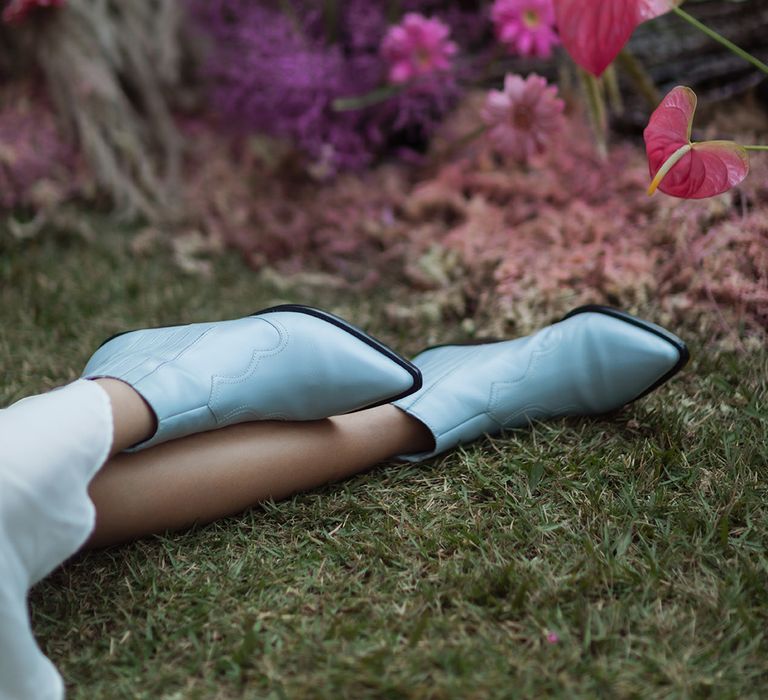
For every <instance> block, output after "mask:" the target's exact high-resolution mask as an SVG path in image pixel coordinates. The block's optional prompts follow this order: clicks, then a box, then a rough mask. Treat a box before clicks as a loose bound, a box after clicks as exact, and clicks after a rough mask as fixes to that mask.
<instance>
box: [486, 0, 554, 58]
mask: <svg viewBox="0 0 768 700" xmlns="http://www.w3.org/2000/svg"><path fill="white" fill-rule="evenodd" d="M491 17H492V18H493V23H494V25H495V27H496V37H497V38H498V40H499V41H500V42H501V43H502V44H504V45H506V46H507V48H509V50H510V51H511V52H513V53H518V54H520V55H521V56H541V57H543V58H546V57H548V56H550V55H551V54H552V47H553V46H557V44H558V43H560V42H559V39H558V38H557V34H556V33H555V29H554V27H555V7H554V4H553V2H552V0H495V2H494V3H493V8H492V9H491Z"/></svg>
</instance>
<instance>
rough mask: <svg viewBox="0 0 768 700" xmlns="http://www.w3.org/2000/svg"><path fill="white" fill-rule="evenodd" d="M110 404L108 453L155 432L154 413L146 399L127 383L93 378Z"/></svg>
mask: <svg viewBox="0 0 768 700" xmlns="http://www.w3.org/2000/svg"><path fill="white" fill-rule="evenodd" d="M94 381H95V382H96V383H97V384H98V385H99V386H100V387H101V388H102V389H104V391H106V392H107V394H108V396H109V400H110V403H111V404H112V423H113V425H114V430H113V436H112V449H111V451H110V455H115V454H117V453H118V452H121V451H122V450H124V449H125V448H126V447H130V446H131V445H135V444H136V443H138V442H141V441H142V440H146V439H147V438H148V437H150V435H152V433H154V432H155V415H154V413H153V412H152V409H151V408H150V407H149V406H148V405H147V403H146V401H144V399H142V398H141V396H140V395H139V394H138V393H137V392H136V391H134V389H132V388H131V387H130V386H128V384H126V383H125V382H121V381H119V380H117V379H107V378H105V379H95V380H94Z"/></svg>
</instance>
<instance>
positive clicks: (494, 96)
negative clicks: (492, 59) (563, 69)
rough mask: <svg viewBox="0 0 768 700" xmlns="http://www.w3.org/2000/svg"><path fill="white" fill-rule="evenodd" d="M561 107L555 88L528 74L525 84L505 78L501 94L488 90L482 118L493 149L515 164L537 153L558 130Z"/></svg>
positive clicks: (518, 78)
mask: <svg viewBox="0 0 768 700" xmlns="http://www.w3.org/2000/svg"><path fill="white" fill-rule="evenodd" d="M564 107H565V105H564V103H563V101H562V100H561V99H559V98H558V97H557V88H556V87H554V86H552V85H548V84H547V81H546V79H545V78H542V77H541V76H540V75H536V74H535V73H532V74H531V75H529V76H528V77H527V78H526V79H525V80H523V78H522V77H521V76H519V75H509V74H508V75H507V76H506V77H505V78H504V89H503V90H501V91H500V90H491V91H490V92H489V93H488V97H487V98H486V101H485V106H484V108H483V111H482V118H483V122H484V123H485V125H486V126H487V127H488V129H489V131H488V135H489V137H490V139H491V141H492V142H493V144H494V145H495V146H496V148H497V149H498V150H499V151H500V152H502V153H504V154H506V155H509V156H512V157H513V158H515V159H516V160H519V161H521V162H525V161H527V160H528V159H529V158H530V157H531V156H532V155H533V154H534V153H541V152H542V151H543V150H544V147H545V146H546V143H547V140H548V139H549V137H550V136H551V135H552V134H554V133H555V132H556V131H558V130H559V129H560V127H561V126H562V121H563V109H564Z"/></svg>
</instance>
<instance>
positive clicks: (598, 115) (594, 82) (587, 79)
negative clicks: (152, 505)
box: [578, 68, 608, 158]
mask: <svg viewBox="0 0 768 700" xmlns="http://www.w3.org/2000/svg"><path fill="white" fill-rule="evenodd" d="M578 70H579V78H580V79H581V88H582V90H583V91H584V95H585V97H586V98H587V107H588V109H589V121H590V122H591V124H592V133H593V134H594V136H595V141H596V144H597V152H598V154H599V155H600V157H601V158H606V157H607V156H608V122H607V120H606V115H605V100H604V98H603V95H602V94H601V92H600V83H599V82H598V79H597V78H596V77H595V76H594V75H592V74H591V73H587V71H585V70H582V69H581V68H579V69H578Z"/></svg>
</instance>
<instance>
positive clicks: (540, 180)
mask: <svg viewBox="0 0 768 700" xmlns="http://www.w3.org/2000/svg"><path fill="white" fill-rule="evenodd" d="M480 102H481V100H480V101H478V103H468V105H467V107H466V108H465V111H464V113H463V114H460V115H458V116H457V117H456V119H455V120H454V122H453V123H452V124H448V125H447V126H446V129H445V133H444V135H443V141H442V142H438V143H437V144H436V146H435V149H436V154H435V157H434V158H433V159H432V160H431V161H430V162H431V163H432V164H431V165H429V164H427V165H425V166H422V170H421V173H420V174H419V173H418V172H414V171H413V170H412V169H411V170H409V169H407V168H405V167H404V166H402V165H390V166H382V167H379V168H376V169H372V170H369V171H366V172H365V173H362V174H360V175H359V176H349V177H340V178H338V179H337V180H336V181H334V182H332V183H326V184H323V185H321V184H319V183H318V182H315V181H312V180H310V179H308V178H307V177H306V176H305V175H304V176H302V175H298V174H297V173H298V172H299V171H300V169H299V168H298V167H297V168H293V169H292V168H291V165H290V161H288V162H285V161H283V162H279V159H275V158H274V153H272V155H271V156H270V157H271V158H272V160H271V161H270V158H267V159H266V160H265V159H264V158H263V157H257V156H256V155H255V154H253V153H252V154H251V155H249V153H250V151H249V149H248V148H246V147H245V146H244V144H238V145H236V146H233V147H232V149H231V150H227V149H225V148H222V146H221V141H220V140H219V139H218V138H217V137H215V136H214V135H213V134H212V133H211V132H210V131H207V130H206V129H202V130H201V132H200V133H197V134H195V138H194V139H192V141H193V142H194V143H195V144H196V148H197V149H198V163H199V164H200V166H201V167H198V168H195V169H193V170H194V172H193V177H192V180H191V182H190V201H191V202H195V203H196V206H197V207H198V211H199V215H200V216H201V217H202V219H203V220H205V221H206V222H207V226H208V228H209V230H214V231H216V232H217V235H218V236H219V237H220V238H221V239H222V240H224V241H225V242H227V243H228V244H230V245H232V246H234V247H236V248H238V249H240V250H241V251H243V253H244V255H245V256H246V258H247V259H248V260H249V261H250V263H251V264H252V265H253V266H254V267H262V266H264V265H271V266H276V267H278V268H279V269H280V270H283V271H286V272H298V271H306V270H308V269H322V270H326V271H329V272H332V273H334V274H336V275H339V276H340V277H341V278H343V279H344V280H346V281H347V283H348V284H352V285H363V286H371V285H375V284H377V283H379V282H382V283H383V282H386V283H387V284H388V285H392V284H405V285H406V286H407V285H410V287H411V288H412V289H415V290H420V291H423V292H424V293H425V294H426V295H427V297H429V296H430V295H432V296H431V297H430V298H433V299H437V300H438V302H436V303H439V304H442V305H443V312H444V313H447V314H456V315H458V316H460V317H463V316H466V315H470V316H471V315H473V314H480V315H481V316H483V317H486V318H488V317H492V318H503V319H506V320H507V321H510V322H513V323H517V324H518V326H520V327H526V324H527V321H526V319H531V318H534V317H535V318H536V319H537V320H538V321H540V320H541V318H542V317H547V316H549V317H554V316H556V315H557V314H559V313H562V312H564V311H566V310H568V309H569V308H571V307H573V306H575V305H577V304H581V303H608V304H613V305H618V306H622V307H625V308H628V309H633V308H635V309H637V308H640V307H645V308H646V309H647V308H648V307H652V308H655V309H657V310H658V314H659V316H658V318H659V320H661V321H664V322H670V323H675V322H676V321H679V320H682V319H685V320H686V321H687V322H688V323H691V322H695V319H696V318H700V319H702V323H703V324H705V325H708V326H709V327H712V320H713V319H717V318H719V317H721V316H722V317H724V318H725V317H727V318H728V319H730V321H729V322H736V321H737V320H738V321H742V322H744V323H746V324H747V325H750V326H752V327H753V328H765V327H766V326H768V215H767V214H765V211H766V204H768V162H766V161H768V159H758V158H754V159H753V160H754V167H753V173H752V174H751V176H750V178H748V179H747V181H745V183H743V184H742V185H741V186H740V187H739V188H737V189H735V190H733V191H732V192H729V193H727V194H725V195H722V196H720V197H717V198H713V199H711V200H702V201H695V202H694V201H680V200H676V199H672V198H669V197H665V196H655V197H653V198H649V197H648V196H647V195H646V194H645V190H646V187H647V184H648V174H647V165H646V162H645V158H644V154H643V150H642V147H641V145H640V144H639V143H638V144H629V143H619V144H616V145H615V146H614V147H613V148H612V149H611V151H610V154H609V157H608V159H607V160H606V161H603V160H601V159H600V158H599V156H597V155H596V153H595V152H594V149H593V146H592V140H591V138H590V134H589V131H588V129H587V127H586V126H585V125H584V124H583V123H582V120H581V119H580V118H578V117H577V116H573V115H570V116H569V117H568V124H567V128H566V129H564V130H563V133H562V134H561V135H559V136H556V137H555V139H554V142H553V143H552V144H551V148H550V149H549V150H548V151H547V152H546V153H545V154H543V155H537V156H534V158H533V159H532V161H531V163H530V164H529V165H527V166H523V165H517V166H515V165H510V164H502V163H500V162H499V161H498V159H497V158H496V157H495V156H494V154H493V153H492V150H491V145H490V144H489V143H488V142H487V141H485V140H484V139H477V140H476V141H474V142H473V143H472V144H471V145H470V146H468V147H467V148H465V149H464V151H463V152H462V153H460V154H458V156H457V155H454V156H453V157H451V158H445V157H444V156H440V155H439V154H440V153H442V152H441V151H440V149H441V148H444V147H445V142H446V139H448V140H449V141H450V140H451V139H453V140H455V138H456V136H457V135H460V134H464V133H467V131H469V130H471V127H473V126H476V124H477V121H476V120H477V114H478V110H479V107H480ZM205 134H208V135H207V136H205ZM270 162H271V163H272V165H268V163H270ZM291 173H292V174H291ZM440 300H442V301H440ZM449 306H450V308H449ZM692 319H693V320H692ZM715 325H716V323H715Z"/></svg>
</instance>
